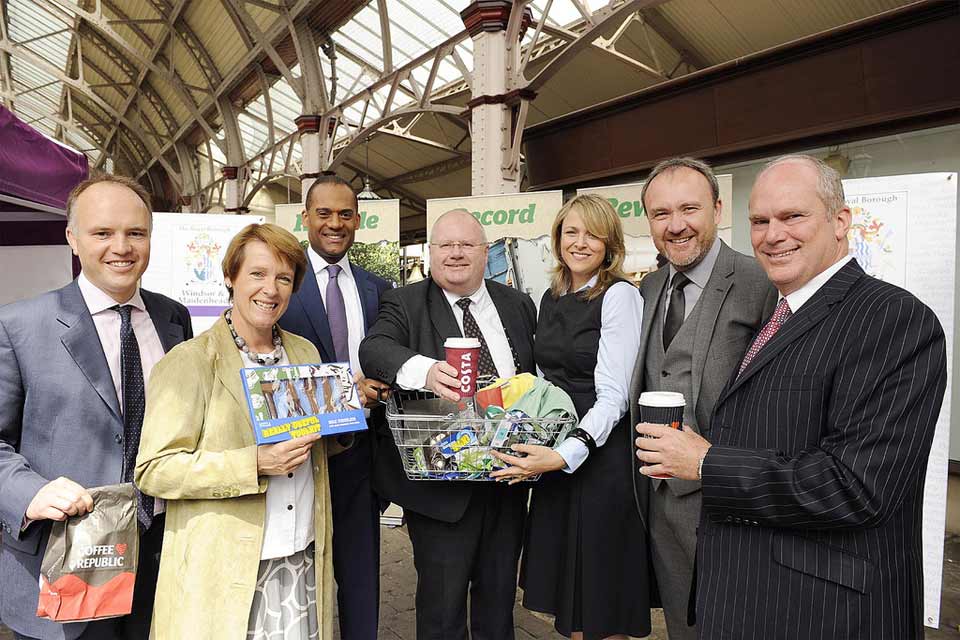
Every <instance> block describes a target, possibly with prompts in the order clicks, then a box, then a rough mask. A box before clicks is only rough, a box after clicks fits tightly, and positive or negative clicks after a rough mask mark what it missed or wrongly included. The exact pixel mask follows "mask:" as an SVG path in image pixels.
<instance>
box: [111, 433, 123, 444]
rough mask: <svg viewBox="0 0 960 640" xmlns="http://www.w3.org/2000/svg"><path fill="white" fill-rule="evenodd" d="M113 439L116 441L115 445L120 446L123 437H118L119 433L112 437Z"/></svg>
mask: <svg viewBox="0 0 960 640" xmlns="http://www.w3.org/2000/svg"><path fill="white" fill-rule="evenodd" d="M113 439H114V440H116V442H117V444H121V443H122V442H123V436H122V435H120V434H119V433H117V434H115V435H114V436H113Z"/></svg>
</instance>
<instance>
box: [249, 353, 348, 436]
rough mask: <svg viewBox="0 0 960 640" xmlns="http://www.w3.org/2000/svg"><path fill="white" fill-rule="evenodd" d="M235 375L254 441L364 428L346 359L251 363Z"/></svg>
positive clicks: (327, 434)
mask: <svg viewBox="0 0 960 640" xmlns="http://www.w3.org/2000/svg"><path fill="white" fill-rule="evenodd" d="M240 377H241V378H242V379H243V388H244V391H245V392H246V394H247V406H248V407H249V408H250V420H251V421H252V422H253V431H254V436H256V439H257V444H272V443H274V442H282V441H284V440H290V439H291V438H297V437H300V436H305V435H308V434H311V433H320V434H321V435H324V436H331V435H338V434H341V433H347V432H350V431H363V430H365V429H366V428H367V421H366V419H365V418H364V415H363V407H362V405H361V404H360V394H359V392H358V391H357V386H356V385H355V384H354V383H353V374H352V373H351V371H350V365H349V364H347V363H344V362H337V363H330V364H300V365H283V366H273V367H251V368H247V369H241V370H240Z"/></svg>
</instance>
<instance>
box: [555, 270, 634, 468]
mask: <svg viewBox="0 0 960 640" xmlns="http://www.w3.org/2000/svg"><path fill="white" fill-rule="evenodd" d="M596 282H597V277H596V276H594V277H593V278H591V279H590V281H589V282H587V284H585V285H584V286H583V287H581V288H580V289H577V291H583V290H584V289H587V288H589V287H592V286H593V285H595V284H596ZM642 321H643V298H642V297H640V291H639V289H637V288H636V287H635V286H633V285H632V284H630V283H629V282H616V283H614V284H613V285H611V287H610V288H609V289H608V290H607V292H606V294H604V296H603V302H602V306H601V308H600V347H599V349H598V351H597V366H596V368H595V369H594V370H593V384H594V387H595V388H596V390H597V400H596V402H594V403H593V407H591V408H590V410H589V411H587V414H586V415H585V416H583V419H582V420H580V425H579V426H580V428H581V429H583V430H584V431H586V432H587V433H589V434H590V435H591V436H593V439H594V441H595V442H596V443H597V446H598V447H602V446H603V444H604V443H605V442H606V441H607V438H608V437H609V436H610V432H611V431H613V427H614V426H616V424H617V423H618V422H619V421H620V419H621V418H622V417H623V415H624V414H625V413H626V412H627V403H628V401H629V397H630V396H629V393H630V377H631V376H632V375H633V366H634V364H636V360H637V352H638V351H639V350H640V326H641V324H642ZM554 450H555V451H556V452H557V453H559V454H560V457H562V458H563V460H564V461H565V462H566V463H567V466H566V467H564V469H563V470H564V471H566V472H567V473H573V472H574V471H576V470H577V468H578V467H579V466H580V465H581V464H583V461H584V460H586V459H587V455H589V453H590V452H589V450H588V449H587V445H585V444H583V442H581V441H580V440H577V439H575V438H567V439H566V440H564V441H563V442H561V443H560V444H558V445H557V446H556V447H554Z"/></svg>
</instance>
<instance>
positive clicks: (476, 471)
mask: <svg viewBox="0 0 960 640" xmlns="http://www.w3.org/2000/svg"><path fill="white" fill-rule="evenodd" d="M495 409H499V407H497V408H495ZM574 422H575V418H574V417H572V416H565V417H559V418H531V417H526V416H521V415H518V414H517V413H516V412H510V411H506V412H502V410H500V412H497V415H496V416H493V417H464V416H463V415H462V414H461V407H459V406H458V405H457V403H455V402H450V401H449V400H444V399H443V398H440V397H438V396H436V395H434V394H433V393H429V392H424V391H396V390H395V391H394V392H393V393H392V394H391V395H390V397H389V399H388V400H387V423H388V424H389V426H390V431H391V432H392V433H393V440H394V442H395V443H396V445H397V450H398V451H399V452H400V460H401V461H402V462H403V470H404V472H405V473H406V474H407V478H409V479H410V480H491V479H492V478H490V472H491V471H495V470H497V469H500V468H502V467H504V466H505V465H504V463H502V462H501V461H500V460H497V459H496V458H494V457H493V456H492V455H490V451H502V452H504V453H508V454H511V455H522V454H518V453H517V452H515V451H513V450H512V449H511V447H512V446H513V445H515V444H542V445H545V446H548V447H552V446H553V445H554V444H555V443H556V442H557V441H558V440H561V439H562V436H564V435H565V433H566V431H568V430H569V429H570V428H572V427H573V425H574ZM539 477H540V476H539V475H537V476H531V477H530V478H528V480H530V481H533V480H537V479H538V478H539Z"/></svg>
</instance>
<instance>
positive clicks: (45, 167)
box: [0, 105, 88, 209]
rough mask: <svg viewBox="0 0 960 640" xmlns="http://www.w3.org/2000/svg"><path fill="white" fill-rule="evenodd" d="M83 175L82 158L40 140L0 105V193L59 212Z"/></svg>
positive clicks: (84, 162) (83, 156)
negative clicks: (53, 208) (54, 208)
mask: <svg viewBox="0 0 960 640" xmlns="http://www.w3.org/2000/svg"><path fill="white" fill-rule="evenodd" d="M87 172H88V169H87V157H86V156H85V155H83V154H82V153H77V152H76V151H71V150H70V149H67V148H66V147H63V146H61V145H59V144H57V143H56V142H53V141H52V140H50V139H49V138H46V137H44V136H43V135H41V134H40V133H39V132H38V131H37V130H36V129H34V128H33V127H31V126H29V125H27V124H25V123H23V122H21V121H20V120H19V119H18V118H17V117H16V116H15V115H13V113H11V112H10V111H9V110H8V109H7V108H6V107H4V106H3V105H0V193H3V194H7V195H11V196H14V197H16V198H21V199H23V200H29V201H31V202H37V203H40V204H45V205H47V206H49V207H56V208H57V209H63V208H64V205H65V204H66V202H67V196H68V195H69V194H70V190H71V189H73V187H75V186H76V185H77V184H78V183H80V182H81V181H83V180H84V179H86V177H87Z"/></svg>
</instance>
